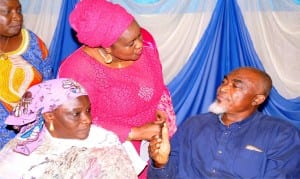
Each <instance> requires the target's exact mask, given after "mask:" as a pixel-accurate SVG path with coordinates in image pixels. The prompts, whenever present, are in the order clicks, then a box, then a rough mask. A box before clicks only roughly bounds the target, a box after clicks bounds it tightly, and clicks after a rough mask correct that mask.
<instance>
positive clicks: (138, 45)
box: [111, 21, 143, 61]
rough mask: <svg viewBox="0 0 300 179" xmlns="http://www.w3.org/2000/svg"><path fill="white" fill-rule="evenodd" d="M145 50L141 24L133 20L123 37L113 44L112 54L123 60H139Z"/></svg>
mask: <svg viewBox="0 0 300 179" xmlns="http://www.w3.org/2000/svg"><path fill="white" fill-rule="evenodd" d="M142 50H143V39H142V35H141V29H140V26H139V25H138V24H137V22H136V21H133V22H132V23H131V24H130V26H129V27H128V28H127V29H126V30H125V31H124V32H123V34H122V35H121V37H120V38H119V39H118V40H117V42H115V43H114V44H113V45H112V46H111V54H112V55H113V56H114V57H115V58H118V59H119V60H123V61H133V60H137V59H138V58H139V57H140V56H141V54H142Z"/></svg>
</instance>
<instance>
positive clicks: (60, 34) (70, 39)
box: [49, 0, 80, 75]
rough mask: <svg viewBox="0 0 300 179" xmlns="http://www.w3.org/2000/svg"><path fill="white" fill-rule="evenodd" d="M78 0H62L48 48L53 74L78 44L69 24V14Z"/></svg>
mask: <svg viewBox="0 0 300 179" xmlns="http://www.w3.org/2000/svg"><path fill="white" fill-rule="evenodd" d="M77 1H78V0H63V2H62V5H61V11H60V15H59V18H58V22H57V27H56V30H55V34H54V37H53V40H52V42H51V45H50V48H49V52H50V53H49V54H50V58H51V59H52V61H53V66H54V74H55V75H56V74H57V70H58V68H59V65H60V63H61V62H62V61H63V59H65V58H66V57H67V56H68V55H69V54H71V53H72V52H73V51H74V50H75V49H77V48H78V47H79V46H80V45H79V43H78V42H77V39H76V36H75V34H74V31H73V30H72V29H71V27H70V25H69V14H70V12H71V11H72V10H73V8H74V7H75V5H76V3H77Z"/></svg>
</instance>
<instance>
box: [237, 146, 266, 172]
mask: <svg viewBox="0 0 300 179" xmlns="http://www.w3.org/2000/svg"><path fill="white" fill-rule="evenodd" d="M264 163H265V153H264V152H263V151H261V150H251V149H247V148H243V149H241V150H240V152H238V154H237V155H236V157H235V160H234V163H233V170H234V173H236V174H237V175H238V176H241V177H242V178H252V177H259V176H260V175H261V171H262V170H263V164H264Z"/></svg>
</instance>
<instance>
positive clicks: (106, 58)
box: [104, 54, 113, 64]
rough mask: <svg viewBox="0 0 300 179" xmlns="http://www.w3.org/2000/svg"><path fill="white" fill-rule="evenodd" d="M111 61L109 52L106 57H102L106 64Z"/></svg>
mask: <svg viewBox="0 0 300 179" xmlns="http://www.w3.org/2000/svg"><path fill="white" fill-rule="evenodd" d="M112 61H113V59H112V56H111V55H110V54H107V55H106V57H105V58H104V62H105V63H106V64H110V63H111V62H112Z"/></svg>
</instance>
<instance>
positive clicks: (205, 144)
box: [148, 67, 300, 179]
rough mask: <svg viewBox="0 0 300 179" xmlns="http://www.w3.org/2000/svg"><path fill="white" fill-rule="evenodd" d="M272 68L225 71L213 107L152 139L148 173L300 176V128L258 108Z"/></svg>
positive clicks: (168, 175)
mask: <svg viewBox="0 0 300 179" xmlns="http://www.w3.org/2000/svg"><path fill="white" fill-rule="evenodd" d="M271 88H272V80H271V78H270V77H269V75H268V74H266V73H265V72H263V71H260V70H258V69H255V68H251V67H242V68H238V69H236V70H234V71H232V72H231V73H230V74H229V75H227V76H225V78H224V80H223V82H222V84H221V85H220V86H219V88H218V90H217V96H216V100H215V102H214V103H213V104H212V105H211V106H210V107H209V111H210V113H206V114H201V115H198V116H194V117H191V118H190V119H188V120H186V121H185V122H184V123H183V124H182V125H181V126H180V127H179V128H178V131H177V132H176V134H175V135H174V136H173V138H172V140H171V144H170V142H169V139H168V135H167V127H166V125H164V127H163V130H162V136H154V137H153V138H152V140H151V141H150V145H149V155H150V157H151V158H152V163H151V166H150V167H149V171H148V177H149V178H155V179H157V178H184V179H187V178H193V179H194V178H300V131H299V129H297V128H296V127H295V126H293V125H292V124H290V123H288V122H287V121H284V120H281V119H277V118H274V117H271V116H268V115H265V114H262V113H260V112H259V111H257V108H258V106H259V105H260V104H262V103H263V102H264V101H265V100H266V98H267V97H268V95H269V92H270V90H271Z"/></svg>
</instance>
